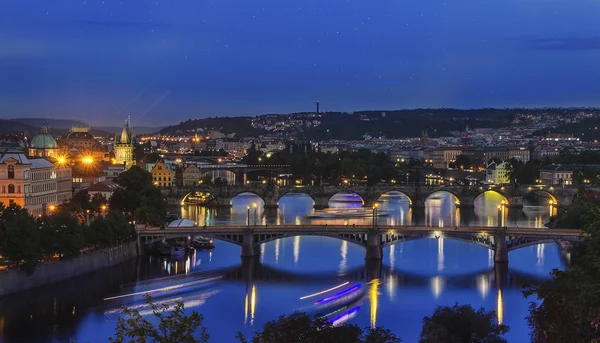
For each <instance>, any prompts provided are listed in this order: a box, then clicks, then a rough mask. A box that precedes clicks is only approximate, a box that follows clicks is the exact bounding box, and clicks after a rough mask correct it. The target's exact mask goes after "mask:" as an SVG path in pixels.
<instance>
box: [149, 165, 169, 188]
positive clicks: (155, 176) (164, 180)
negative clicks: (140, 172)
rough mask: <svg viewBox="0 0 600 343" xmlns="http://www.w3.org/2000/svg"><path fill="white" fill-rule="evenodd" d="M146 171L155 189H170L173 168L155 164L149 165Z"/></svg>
mask: <svg viewBox="0 0 600 343" xmlns="http://www.w3.org/2000/svg"><path fill="white" fill-rule="evenodd" d="M146 169H147V170H149V171H150V174H152V182H153V183H154V185H155V186H157V187H171V186H173V178H174V173H173V168H172V166H171V165H170V164H168V163H163V162H160V161H159V162H156V163H154V164H152V163H149V164H147V166H146Z"/></svg>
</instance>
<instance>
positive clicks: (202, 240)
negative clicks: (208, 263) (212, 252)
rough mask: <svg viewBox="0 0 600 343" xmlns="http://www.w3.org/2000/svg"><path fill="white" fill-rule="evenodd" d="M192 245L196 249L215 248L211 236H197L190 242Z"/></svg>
mask: <svg viewBox="0 0 600 343" xmlns="http://www.w3.org/2000/svg"><path fill="white" fill-rule="evenodd" d="M190 246H192V247H193V248H195V249H214V248H215V243H214V242H213V240H212V239H210V238H206V237H196V238H194V239H193V240H192V241H191V242H190Z"/></svg>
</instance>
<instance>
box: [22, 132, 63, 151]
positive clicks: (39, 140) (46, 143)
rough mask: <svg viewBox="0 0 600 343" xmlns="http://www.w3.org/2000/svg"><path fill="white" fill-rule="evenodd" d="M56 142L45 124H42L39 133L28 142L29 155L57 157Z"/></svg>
mask: <svg viewBox="0 0 600 343" xmlns="http://www.w3.org/2000/svg"><path fill="white" fill-rule="evenodd" d="M58 151H59V150H58V144H57V143H56V140H55V139H54V137H52V135H51V134H50V129H49V128H48V127H47V126H42V128H41V129H40V133H39V134H38V135H36V136H35V137H33V139H32V140H31V142H30V143H29V149H28V155H29V157H57V156H58Z"/></svg>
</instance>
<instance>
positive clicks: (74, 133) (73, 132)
mask: <svg viewBox="0 0 600 343" xmlns="http://www.w3.org/2000/svg"><path fill="white" fill-rule="evenodd" d="M58 146H59V148H60V151H61V152H60V153H61V155H62V156H65V157H67V158H68V159H69V160H73V159H79V158H84V157H85V158H92V159H93V160H94V161H110V160H111V158H112V156H111V153H110V152H109V151H108V150H107V149H106V148H105V147H104V146H103V145H102V144H101V143H100V142H99V141H98V140H97V139H96V138H95V137H94V135H93V134H92V133H91V131H90V128H89V127H83V126H74V127H71V128H70V129H69V131H68V132H67V133H65V134H64V135H62V136H61V137H60V138H59V140H58Z"/></svg>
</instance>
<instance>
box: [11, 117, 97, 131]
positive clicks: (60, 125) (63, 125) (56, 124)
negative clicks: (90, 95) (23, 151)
mask: <svg viewBox="0 0 600 343" xmlns="http://www.w3.org/2000/svg"><path fill="white" fill-rule="evenodd" d="M11 121H12V122H17V123H21V124H24V125H27V126H31V127H36V128H38V130H39V128H40V127H41V126H44V125H48V126H50V127H51V128H52V129H53V130H60V131H63V130H68V129H69V128H70V127H72V126H88V125H87V124H86V123H84V122H82V121H79V120H71V119H48V118H16V119H11Z"/></svg>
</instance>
